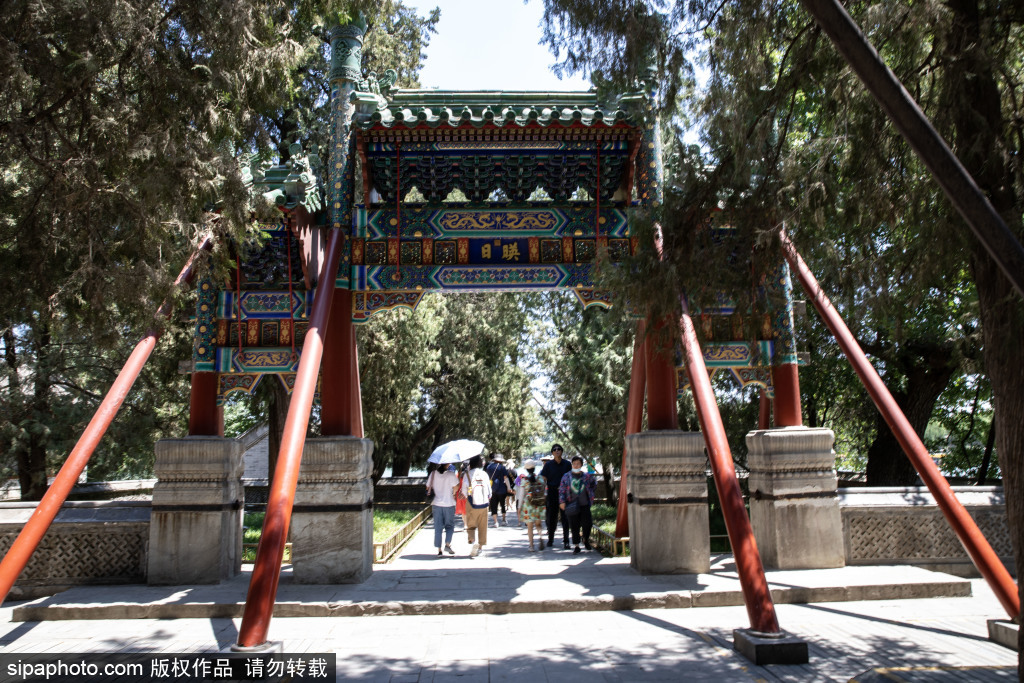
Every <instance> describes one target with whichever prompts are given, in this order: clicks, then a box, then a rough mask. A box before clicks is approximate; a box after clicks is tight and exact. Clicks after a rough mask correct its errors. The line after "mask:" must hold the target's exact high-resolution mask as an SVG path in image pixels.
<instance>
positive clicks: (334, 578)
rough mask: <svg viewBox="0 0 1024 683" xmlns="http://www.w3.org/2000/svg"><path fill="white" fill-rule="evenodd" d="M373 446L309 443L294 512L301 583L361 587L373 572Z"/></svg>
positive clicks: (295, 564) (351, 441)
mask: <svg viewBox="0 0 1024 683" xmlns="http://www.w3.org/2000/svg"><path fill="white" fill-rule="evenodd" d="M372 455H373V441H371V440H369V439H359V438H356V437H352V436H328V437H321V438H318V439H306V447H305V450H304V451H303V453H302V467H301V468H300V470H299V484H298V487H297V488H296V491H295V506H294V508H292V522H291V539H292V578H293V580H294V581H295V582H296V583H316V584H331V583H360V582H362V581H365V580H366V579H368V578H369V577H370V574H371V573H372V572H373V509H372V508H373V483H372V481H371V479H370V474H371V472H372V471H373V458H372Z"/></svg>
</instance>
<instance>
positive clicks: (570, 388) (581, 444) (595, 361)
mask: <svg viewBox="0 0 1024 683" xmlns="http://www.w3.org/2000/svg"><path fill="white" fill-rule="evenodd" d="M544 299H545V303H546V304H547V311H548V315H549V316H550V330H549V332H548V333H547V334H546V335H545V336H544V339H543V341H542V342H541V346H540V348H539V353H538V355H539V357H540V359H541V362H542V363H543V365H544V366H545V368H546V369H547V373H548V379H549V381H550V387H551V396H550V398H551V402H552V403H553V404H554V405H558V406H560V407H561V414H562V419H561V421H562V423H563V428H565V429H566V430H567V432H568V435H569V440H570V442H571V444H569V445H571V446H572V447H574V448H575V449H578V450H579V451H580V452H581V453H582V454H583V456H584V457H585V458H587V459H588V460H591V461H593V462H600V463H601V464H602V466H603V468H604V470H605V471H607V472H617V471H618V470H619V466H620V465H621V463H622V448H623V438H624V435H625V433H626V403H627V401H628V395H627V391H628V388H629V377H630V369H631V367H632V360H633V335H632V334H631V333H630V327H628V326H623V325H621V324H620V321H619V320H618V319H617V318H616V317H614V316H610V315H609V314H608V312H606V311H604V310H601V309H598V308H590V309H586V310H584V309H583V307H582V306H581V305H580V303H579V301H578V300H577V299H576V297H575V296H574V295H572V294H570V293H561V294H550V295H545V297H544ZM570 450H571V449H570ZM543 451H544V452H546V451H547V448H544V449H543Z"/></svg>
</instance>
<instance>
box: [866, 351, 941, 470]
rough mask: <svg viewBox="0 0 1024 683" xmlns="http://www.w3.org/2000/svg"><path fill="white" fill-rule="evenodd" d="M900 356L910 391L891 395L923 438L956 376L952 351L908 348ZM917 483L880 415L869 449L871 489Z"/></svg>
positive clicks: (907, 459) (906, 460)
mask: <svg viewBox="0 0 1024 683" xmlns="http://www.w3.org/2000/svg"><path fill="white" fill-rule="evenodd" d="M901 355H902V358H899V359H897V360H896V363H897V364H898V365H900V366H902V367H904V368H906V370H905V372H906V377H907V388H906V390H905V391H900V392H895V391H894V392H892V394H893V398H895V399H896V403H897V404H899V407H900V409H901V410H903V413H904V415H906V417H907V420H908V421H909V422H910V426H911V427H913V428H914V431H915V432H917V435H918V436H924V430H925V428H926V427H927V426H928V420H930V419H931V416H932V411H933V410H934V408H935V402H936V401H937V400H938V398H939V394H941V393H942V390H943V389H945V388H946V385H947V384H949V378H950V377H952V376H953V371H954V369H955V363H954V362H953V361H952V360H951V355H952V349H950V348H946V347H944V346H934V345H928V346H922V345H920V344H908V345H906V346H904V347H903V348H902V349H901ZM916 482H917V471H916V470H915V469H914V466H913V465H912V464H911V463H910V458H908V457H907V454H906V453H904V452H903V448H902V447H901V446H900V444H899V442H898V441H897V440H896V436H895V435H894V434H893V433H892V430H891V429H889V425H888V424H887V423H886V421H885V418H883V417H882V414H881V413H879V414H878V418H877V419H876V432H875V440H874V441H872V442H871V446H870V447H869V448H868V466H867V484H868V486H913V485H914V484H915V483H916Z"/></svg>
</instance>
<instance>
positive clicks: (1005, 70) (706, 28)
mask: <svg viewBox="0 0 1024 683" xmlns="http://www.w3.org/2000/svg"><path fill="white" fill-rule="evenodd" d="M967 5H970V3H967ZM967 5H961V4H955V5H954V6H949V5H948V4H946V3H938V2H925V3H915V4H914V5H912V6H911V5H907V4H905V3H897V2H879V3H859V4H858V3H854V4H852V5H850V6H849V10H850V12H851V13H852V15H853V17H854V19H855V20H857V21H858V22H859V23H860V24H861V25H862V26H863V27H864V29H865V31H866V33H867V34H868V37H869V38H870V39H871V40H872V41H873V42H874V44H875V45H876V46H877V47H878V49H879V51H880V53H881V54H882V56H883V57H884V58H885V60H886V62H887V63H888V64H889V65H890V66H891V67H892V69H893V70H894V71H895V73H896V74H897V76H898V77H900V78H901V79H902V80H903V82H904V84H905V85H906V86H907V88H908V89H909V91H910V92H911V93H912V94H913V95H914V97H915V98H916V99H917V100H918V102H920V104H921V106H922V108H923V109H924V110H925V112H926V113H927V114H929V115H930V116H931V117H932V118H933V120H934V121H935V123H936V125H937V127H938V129H939V131H940V133H942V134H943V135H945V136H946V138H947V139H950V140H951V141H952V143H953V145H954V148H956V149H957V150H958V152H959V153H960V154H961V158H964V159H968V165H969V167H971V168H972V172H974V173H975V175H976V177H978V178H979V180H980V181H981V183H982V187H983V188H984V189H985V190H986V191H987V192H988V193H989V194H990V196H992V197H993V198H994V201H996V202H997V208H998V209H999V210H1001V211H1002V212H1003V215H1004V216H1009V217H1010V218H1009V219H1008V220H1009V221H1010V223H1011V228H1012V229H1014V230H1015V231H1016V232H1017V233H1018V234H1020V232H1021V230H1020V227H1021V226H1020V216H1021V215H1022V213H1024V210H1022V207H1024V172H1022V167H1021V165H1020V164H1019V162H1018V161H1015V160H1016V159H1017V158H1018V157H1019V156H1020V153H1021V141H1022V140H1024V134H1022V132H1024V123H1022V121H1024V117H1022V116H1021V106H1022V104H1021V99H1020V97H1019V91H1020V89H1021V86H1022V85H1024V71H1022V69H1021V64H1022V63H1024V59H1022V54H1024V48H1022V42H1021V23H1022V21H1024V16H1022V15H1021V13H1020V11H1019V10H1017V9H1012V8H1011V7H1010V6H1009V5H1008V4H1006V3H990V4H984V6H978V8H977V11H978V12H979V14H978V15H977V16H975V15H971V16H966V14H969V13H966V14H965V10H964V7H966V6H967ZM545 7H546V13H545V20H546V28H547V33H546V35H545V39H546V41H547V42H548V43H549V44H550V45H552V47H553V49H554V50H555V52H556V54H558V55H561V56H562V57H563V58H564V61H563V63H562V66H563V68H565V69H567V70H583V71H592V72H600V75H601V77H602V79H603V83H604V87H606V88H609V89H615V88H617V89H619V90H625V89H629V88H633V87H635V84H636V81H637V79H638V78H640V77H641V75H642V74H643V73H644V71H643V70H644V68H645V67H646V66H647V65H649V64H650V63H652V62H651V61H650V60H651V59H652V57H649V56H648V55H645V54H643V50H642V49H641V46H643V45H645V44H646V45H648V46H650V50H651V51H652V52H653V53H654V56H653V59H654V62H653V63H655V64H656V65H657V66H658V67H659V69H658V71H657V79H656V81H657V86H658V88H659V91H660V95H659V97H658V99H657V104H658V105H659V107H660V109H661V113H662V118H663V121H664V122H665V125H664V128H663V130H664V133H665V135H663V138H664V139H665V157H666V158H665V173H666V178H665V204H664V207H663V208H662V209H661V210H660V211H652V212H651V213H650V214H649V215H648V216H646V217H642V218H641V219H640V220H637V221H635V225H634V226H632V227H633V229H634V231H635V232H636V233H637V234H640V235H641V241H642V243H643V242H645V241H648V240H649V239H651V238H653V234H654V229H655V226H656V225H660V228H661V230H662V233H663V236H664V253H665V256H666V258H665V259H664V260H658V259H657V258H656V257H655V255H654V254H653V250H648V251H646V252H645V253H642V254H641V255H640V257H639V258H638V259H635V262H633V263H630V268H629V270H628V273H623V275H628V277H620V278H618V279H616V278H614V277H612V278H609V279H608V281H607V284H608V285H609V287H611V288H614V289H616V290H617V291H619V292H620V293H622V294H623V295H624V296H626V297H627V298H628V299H629V300H630V301H633V302H637V303H639V302H643V305H645V306H649V307H650V308H651V310H654V311H657V312H659V313H661V312H663V311H664V312H670V311H673V310H674V309H675V307H676V303H675V298H676V297H677V296H678V295H679V294H680V293H682V292H686V294H687V295H688V296H689V297H690V298H691V301H693V302H695V303H696V305H697V306H700V305H701V302H703V301H706V300H708V298H709V297H714V296H716V295H717V293H718V292H725V293H726V294H728V295H729V296H730V298H732V299H733V300H734V301H736V302H737V303H738V304H739V305H740V307H741V308H746V307H747V306H754V307H755V308H756V306H757V305H758V301H757V296H756V289H755V288H756V286H757V284H758V283H759V281H760V278H761V277H762V274H763V273H764V272H765V271H766V270H767V269H768V268H771V267H773V265H772V264H774V263H778V261H779V260H780V254H779V252H778V247H777V245H776V242H775V239H774V234H775V232H776V231H777V229H778V228H779V227H780V226H782V225H785V226H787V228H788V230H789V232H790V233H791V234H792V236H793V237H794V240H795V241H796V243H797V245H798V248H800V250H801V252H802V254H803V256H804V258H805V259H806V260H807V261H808V262H809V263H810V265H811V269H812V270H813V271H814V272H815V273H816V274H817V275H818V279H819V280H820V281H821V282H822V285H823V287H824V289H825V291H826V292H828V293H829V295H830V297H831V298H832V299H833V301H834V303H835V304H836V306H837V308H838V309H839V311H840V313H841V314H842V315H843V316H844V318H845V319H846V320H847V322H848V323H849V324H850V326H851V328H852V329H853V332H854V334H855V335H856V336H857V337H858V339H859V340H860V342H861V344H862V346H863V347H864V348H865V349H866V350H867V351H868V352H869V353H870V354H871V355H872V356H873V360H874V362H875V363H876V365H877V366H878V367H879V369H880V372H881V374H882V376H883V379H884V380H885V381H886V383H887V384H888V385H889V386H890V388H891V389H892V390H893V393H894V395H895V396H896V398H897V400H898V401H899V402H900V404H901V406H902V407H903V408H904V411H905V412H906V413H907V415H908V418H909V419H910V420H911V423H912V425H913V426H914V427H915V428H916V429H917V430H918V432H919V433H923V432H924V429H925V426H926V424H927V423H928V420H929V418H930V417H931V415H932V412H933V406H935V405H936V402H938V409H937V411H938V413H939V414H951V415H955V416H956V418H955V419H954V418H953V417H950V418H949V419H946V420H945V421H946V422H951V423H956V422H957V420H958V419H959V418H963V419H962V420H960V421H961V422H962V421H963V420H966V422H967V423H970V424H975V425H978V424H980V422H983V421H984V420H985V418H984V415H983V414H982V413H983V412H984V410H986V409H987V408H986V407H985V403H984V401H982V402H978V403H977V404H974V403H972V404H971V405H976V406H977V407H978V408H979V410H980V411H981V413H979V414H974V413H969V415H972V416H973V418H974V419H973V422H972V418H971V417H968V413H965V412H964V407H963V405H962V404H959V405H958V404H957V402H956V401H955V399H954V398H953V396H952V394H950V393H949V392H944V388H945V387H947V385H950V383H952V384H953V385H955V384H956V383H957V382H961V383H962V382H964V381H969V379H968V378H971V377H974V376H975V375H976V374H977V373H978V372H979V370H980V367H979V360H980V358H981V354H982V348H984V349H985V353H986V354H993V353H994V352H995V351H996V350H997V349H1000V348H1019V345H1012V344H1008V342H1007V341H1006V340H1007V339H1008V338H1009V337H1013V336H1015V335H1017V334H1018V331H1017V330H1019V320H1020V316H1019V315H1018V313H1019V309H1020V307H1019V306H1017V307H1016V308H1015V309H1014V310H1016V311H1018V312H1016V313H1015V312H1013V311H1007V312H1006V313H1003V314H1000V315H996V314H994V313H991V312H990V313H989V314H988V320H987V330H986V336H987V339H988V341H987V343H986V344H985V345H984V346H983V345H982V343H981V334H980V332H981V329H982V328H981V319H982V318H984V317H985V314H984V308H983V307H980V306H979V298H978V297H979V294H978V292H976V291H974V285H973V283H972V281H974V282H977V281H979V274H984V273H987V272H990V271H991V270H992V267H991V266H989V265H980V263H981V262H980V261H978V257H977V251H978V250H975V255H974V260H973V261H970V262H969V261H968V259H967V258H966V256H967V255H968V253H969V248H968V247H972V248H973V244H974V242H973V241H971V240H970V239H969V237H968V235H967V233H966V231H965V230H963V223H962V220H961V219H960V217H959V216H958V215H956V214H955V213H954V212H953V211H951V210H950V207H949V206H948V204H947V203H946V201H945V199H944V197H943V196H942V194H941V192H940V190H939V189H938V186H937V185H936V184H935V183H934V181H933V179H932V178H931V177H930V174H929V173H928V171H927V170H926V169H924V167H923V166H922V164H921V163H920V162H919V161H918V159H917V157H916V156H915V155H914V153H913V152H912V151H911V150H910V148H909V147H908V146H907V145H906V143H905V142H904V141H903V140H902V139H901V138H900V137H899V135H897V134H896V133H895V132H894V131H893V129H892V128H891V126H890V125H889V124H888V122H887V121H886V119H885V116H884V114H883V113H882V112H881V111H880V110H879V108H878V106H877V104H876V103H875V101H874V100H873V98H872V97H871V96H870V95H869V94H868V93H867V92H866V91H865V89H864V88H863V86H862V85H861V84H860V82H859V81H858V80H857V78H856V76H855V75H854V74H853V73H852V72H851V70H850V69H849V67H848V66H847V65H846V63H845V61H844V60H843V59H842V58H841V57H840V56H839V55H838V53H837V52H836V51H835V49H834V47H833V46H832V45H831V43H830V42H829V41H828V39H827V38H826V37H825V36H824V35H823V34H822V33H821V31H820V30H819V29H818V28H817V26H816V24H815V23H814V20H813V19H812V18H811V17H810V16H809V15H807V14H806V13H805V12H804V11H803V9H802V8H801V6H800V3H798V2H795V1H792V2H791V1H789V0H785V1H780V2H772V3H768V4H763V3H751V2H747V1H746V0H731V1H729V2H704V1H702V0H698V1H697V2H681V1H676V2H670V3H663V2H654V1H653V0H631V1H630V2H626V3H625V4H620V5H618V6H616V7H615V8H614V9H613V8H611V7H609V6H608V5H607V3H601V2H590V1H582V2H581V1H579V0H546V2H545ZM655 17H659V18H658V19H657V20H655ZM976 19H978V21H975V20H976ZM601 45H607V46H611V49H609V50H607V51H602V50H601V49H598V46H601ZM609 53H610V54H609ZM696 70H703V71H704V72H705V73H706V82H705V83H703V84H701V87H700V88H699V89H694V88H693V74H694V73H695V72H696ZM967 92H971V93H977V97H975V98H972V97H967V96H965V95H964V93H967ZM684 125H685V126H690V125H699V127H700V135H701V143H702V144H701V146H700V147H696V146H692V145H688V144H686V143H684V141H683V139H682V132H683V131H682V127H683V126H684ZM981 150H986V151H985V152H982V151H981ZM971 160H973V161H971ZM717 209H722V210H723V211H722V212H721V213H719V214H717V217H716V219H715V220H716V222H718V223H720V224H727V225H729V226H730V227H731V228H732V229H733V231H732V233H731V234H730V235H729V236H728V237H727V241H726V242H725V243H724V244H725V246H726V247H727V249H725V250H724V251H725V253H726V254H730V255H731V256H730V257H729V258H728V259H726V258H723V256H722V249H721V246H722V244H716V241H715V240H712V239H711V234H710V233H709V231H708V230H707V226H708V216H710V215H712V213H713V212H714V211H715V210H717ZM716 250H717V251H716ZM723 265H724V266H726V267H723ZM990 300H991V301H1002V302H1005V301H1006V300H1007V299H1006V298H1005V297H1004V298H999V297H998V296H993V297H991V299H990ZM991 305H994V304H990V306H991ZM1000 305H1001V304H1000ZM1014 321H1018V322H1014ZM997 328H998V329H999V330H1001V331H999V332H993V330H995V329H997ZM803 334H805V335H806V337H805V339H804V340H803V341H804V343H805V348H808V349H809V350H810V351H811V352H812V360H811V365H810V366H808V367H806V368H804V369H803V370H802V373H801V375H802V377H801V382H802V384H803V388H804V395H805V398H806V403H805V406H806V408H807V411H808V422H809V423H811V424H812V425H814V426H824V427H830V428H832V429H833V430H834V431H835V432H836V435H837V452H838V453H839V457H840V462H841V464H843V465H847V466H849V465H861V466H863V465H864V464H865V461H866V459H867V455H868V453H869V452H870V453H871V454H872V458H877V459H878V460H879V462H883V463H885V462H892V463H895V462H902V461H903V457H904V456H903V455H902V454H901V453H900V452H899V450H898V449H897V448H896V447H895V442H894V440H892V439H891V437H889V436H888V431H887V427H885V425H884V424H883V423H882V422H881V420H879V419H878V418H877V417H876V416H875V415H874V413H873V412H872V410H873V408H872V407H871V406H870V403H869V402H868V401H867V400H866V397H865V395H864V393H863V390H862V389H861V388H860V387H859V386H858V385H859V383H858V382H857V380H856V379H855V377H854V376H853V374H852V373H851V372H850V371H849V370H848V369H847V368H846V366H845V363H844V362H843V361H842V360H841V358H840V356H839V354H838V349H837V348H836V347H835V345H834V342H832V341H830V340H829V338H828V335H827V334H826V333H824V331H823V330H822V329H821V327H820V325H819V324H818V323H817V321H816V320H814V321H813V322H811V323H810V324H809V325H808V327H807V329H806V330H803ZM989 334H991V335H992V336H991V337H989V336H988V335H989ZM994 358H995V356H994V355H991V356H990V359H989V360H988V361H987V362H989V363H991V362H992V361H993V360H994ZM1000 363H1001V364H1002V366H1003V367H1002V368H1001V369H1000V370H993V369H991V368H990V369H989V373H990V375H991V373H992V372H1000V373H1001V375H1003V374H1005V373H1003V370H1004V369H1005V368H1006V367H1012V368H1014V369H1013V370H1012V371H1011V372H1010V374H1009V375H1005V376H1006V377H1011V376H1012V377H1016V376H1018V375H1017V373H1018V372H1019V370H1020V368H1019V367H1018V366H1019V365H1021V363H1020V362H1019V361H1013V360H1011V359H1010V358H1009V356H1007V355H1006V354H1003V355H1002V360H1001V361H1000ZM1013 363H1016V365H1013ZM1008 364H1010V365H1008ZM1007 386H1008V387H1010V386H1012V382H1007ZM996 403H997V404H998V403H999V402H998V401H997V402H996ZM1017 403H1019V402H1018V401H1015V400H1007V401H1006V402H1004V405H1006V406H1010V405H1016V404H1017ZM1018 422H1019V420H1016V419H1014V424H1016V423H1018ZM965 429H967V428H965ZM968 431H970V430H969V429H968ZM1018 441H1019V440H1018ZM967 442H971V440H970V439H967ZM975 446H976V444H975ZM970 452H971V453H973V454H974V455H973V456H972V457H974V458H975V459H976V458H977V457H978V456H977V453H978V449H977V448H976V447H975V448H973V449H970ZM1014 461H1016V462H1019V461H1021V458H1020V457H1019V454H1018V455H1016V456H1014ZM946 462H948V463H953V462H954V461H953V460H948V461H946ZM965 466H966V467H967V469H970V467H971V465H969V464H967V465H965V464H963V463H957V464H955V465H952V464H951V465H950V467H952V468H953V469H954V470H957V471H960V470H963V469H964V467H965ZM974 466H977V461H976V460H975V465H974ZM883 470H884V471H883V473H882V475H883V476H882V477H881V479H879V480H878V481H877V483H880V484H881V483H887V482H886V481H884V479H886V478H889V477H895V478H898V479H902V478H904V477H906V476H907V475H906V472H905V471H904V472H899V471H897V470H898V468H897V469H891V468H890V469H887V470H886V469H885V467H883ZM890 483H906V482H905V481H902V480H901V481H890Z"/></svg>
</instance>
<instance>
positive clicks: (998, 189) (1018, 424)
mask: <svg viewBox="0 0 1024 683" xmlns="http://www.w3.org/2000/svg"><path fill="white" fill-rule="evenodd" d="M948 7H949V9H950V11H951V13H952V19H951V23H950V36H949V37H950V47H949V50H950V55H951V56H952V57H953V59H951V60H950V61H951V62H952V63H951V64H950V65H949V68H948V69H947V70H946V71H947V72H948V73H949V78H950V79H951V83H950V84H949V85H948V86H947V87H948V88H949V91H950V92H953V93H956V96H955V102H956V103H957V105H958V106H956V108H955V109H954V111H953V117H952V120H953V128H954V136H955V137H954V142H955V150H956V152H957V155H958V156H959V157H960V160H961V161H962V162H963V164H964V166H965V167H966V169H967V170H968V172H970V174H971V175H972V176H973V177H974V179H975V180H976V181H977V182H978V185H979V186H980V187H981V189H982V191H984V192H985V193H986V194H987V195H988V197H989V199H990V200H991V201H992V205H993V206H994V207H995V209H996V211H998V212H999V214H1000V215H1001V216H1002V217H1003V220H1005V221H1006V224H1007V225H1008V226H1010V229H1011V230H1012V231H1013V232H1014V234H1016V235H1017V238H1018V239H1020V237H1021V235H1022V233H1024V230H1022V227H1024V226H1022V224H1021V218H1020V216H1021V207H1020V206H1019V205H1017V204H1015V197H1014V192H1013V173H1012V165H1011V164H1012V161H1011V159H1010V155H1009V154H1008V150H1010V149H1013V146H1012V145H1008V144H1006V143H1005V142H1004V140H1002V139H1001V137H1000V136H1002V135H1004V134H1005V131H1006V126H1005V125H1004V124H1005V122H1004V120H1003V114H1002V109H1001V99H1000V91H999V85H998V83H997V81H996V79H995V75H994V73H993V62H994V59H993V54H991V53H990V52H989V51H988V50H989V48H990V46H991V41H990V40H989V36H988V35H987V34H986V33H985V31H990V30H993V29H992V26H993V25H994V24H995V23H996V21H995V17H992V16H984V17H982V16H981V15H980V10H981V7H980V6H979V3H978V2H977V0H951V1H950V2H949V3H948ZM996 8H998V4H996V5H986V6H985V9H986V10H988V11H989V12H995V11H996ZM983 27H984V31H983ZM971 270H972V273H973V275H974V283H975V286H976V287H977V290H978V303H979V310H980V313H981V323H982V333H983V339H984V350H983V357H984V361H985V371H986V374H987V375H988V377H989V381H991V382H992V394H993V398H994V400H993V403H994V407H995V416H996V419H998V421H999V429H998V430H996V452H997V454H998V456H999V466H1000V468H1002V472H1003V490H1004V495H1005V498H1006V515H1007V518H1008V522H1009V527H1010V541H1011V543H1012V546H1013V556H1014V562H1015V565H1016V569H1017V577H1018V595H1020V594H1021V591H1020V586H1021V585H1022V584H1021V583H1020V577H1024V395H1022V394H1021V387H1022V386H1024V344H1021V338H1022V337H1024V302H1022V301H1021V299H1020V296H1019V295H1018V294H1017V293H1016V292H1015V291H1014V290H1013V288H1012V287H1011V286H1010V284H1009V282H1008V280H1007V278H1006V277H1005V276H1004V275H1003V273H1002V271H1000V270H999V268H998V267H997V266H996V264H995V263H994V262H993V261H992V259H991V257H990V256H989V255H988V253H987V252H986V251H985V249H984V247H983V246H982V245H981V243H980V242H979V241H978V240H977V239H976V238H972V239H971ZM1020 617H1021V615H1019V614H1018V615H1017V619H1018V623H1019V622H1020ZM1017 651H1018V659H1017V663H1018V673H1020V672H1021V671H1022V670H1024V629H1022V630H1021V632H1020V635H1019V636H1018V648H1017Z"/></svg>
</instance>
